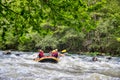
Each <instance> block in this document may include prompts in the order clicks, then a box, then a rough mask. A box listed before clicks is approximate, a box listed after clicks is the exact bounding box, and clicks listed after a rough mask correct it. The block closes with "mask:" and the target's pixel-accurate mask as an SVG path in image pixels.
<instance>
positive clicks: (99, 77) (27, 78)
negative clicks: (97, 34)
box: [0, 51, 120, 80]
mask: <svg viewBox="0 0 120 80" xmlns="http://www.w3.org/2000/svg"><path fill="white" fill-rule="evenodd" d="M16 54H20V55H16ZM37 54H38V53H37V52H17V51H13V52H12V54H11V55H3V54H2V51H0V80H120V58H119V57H112V59H111V60H108V59H107V58H106V57H107V56H99V57H98V60H99V61H95V62H94V61H92V57H90V56H85V55H71V56H64V57H60V61H59V62H58V63H57V64H53V63H40V62H35V61H33V59H34V58H35V57H36V55H37Z"/></svg>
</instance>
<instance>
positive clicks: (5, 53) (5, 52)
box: [3, 50, 11, 55]
mask: <svg viewBox="0 0 120 80" xmlns="http://www.w3.org/2000/svg"><path fill="white" fill-rule="evenodd" d="M3 54H4V55H10V54H11V50H7V51H4V52H3Z"/></svg>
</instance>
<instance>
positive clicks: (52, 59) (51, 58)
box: [34, 56, 59, 63]
mask: <svg viewBox="0 0 120 80" xmlns="http://www.w3.org/2000/svg"><path fill="white" fill-rule="evenodd" d="M34 60H35V61H37V62H50V63H58V61H59V59H58V58H55V57H52V56H48V57H42V58H35V59H34Z"/></svg>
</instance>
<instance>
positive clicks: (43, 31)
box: [0, 0, 120, 56]
mask: <svg viewBox="0 0 120 80" xmlns="http://www.w3.org/2000/svg"><path fill="white" fill-rule="evenodd" d="M0 35H1V36H0V49H1V50H7V49H12V50H21V51H36V50H37V49H40V48H41V49H43V50H45V51H46V52H47V51H49V50H52V49H55V48H58V49H59V50H63V49H66V50H67V51H69V52H75V53H80V52H100V53H106V54H112V55H118V56H119V55H120V0H0Z"/></svg>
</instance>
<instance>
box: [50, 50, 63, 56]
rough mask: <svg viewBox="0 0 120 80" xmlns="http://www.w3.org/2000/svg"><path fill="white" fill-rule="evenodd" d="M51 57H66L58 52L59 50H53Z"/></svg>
mask: <svg viewBox="0 0 120 80" xmlns="http://www.w3.org/2000/svg"><path fill="white" fill-rule="evenodd" d="M51 56H52V57H56V58H58V57H59V56H64V55H63V54H60V53H59V52H58V49H55V50H53V51H52V52H51Z"/></svg>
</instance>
